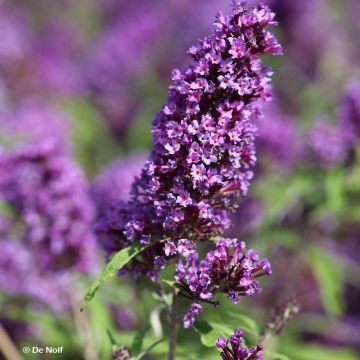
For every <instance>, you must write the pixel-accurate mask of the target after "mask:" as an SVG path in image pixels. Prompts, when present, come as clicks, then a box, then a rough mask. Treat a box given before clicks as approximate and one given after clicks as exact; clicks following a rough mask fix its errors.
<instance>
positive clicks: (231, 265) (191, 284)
mask: <svg viewBox="0 0 360 360" xmlns="http://www.w3.org/2000/svg"><path fill="white" fill-rule="evenodd" d="M178 244H179V245H178V247H177V250H176V251H177V252H178V253H179V254H181V255H182V257H183V258H184V260H185V261H182V260H179V262H178V263H177V264H176V272H175V280H176V281H177V282H178V283H179V287H180V289H181V293H180V294H181V295H183V296H184V297H187V298H189V299H192V300H193V301H195V302H208V303H212V304H213V305H215V306H216V307H217V306H219V303H218V302H217V301H211V299H212V298H213V297H214V295H215V294H216V293H227V294H228V298H229V299H230V300H231V301H232V302H233V303H235V304H237V303H239V302H240V297H242V296H253V295H256V294H258V293H260V292H261V288H260V283H259V282H258V281H257V279H258V278H259V277H261V276H264V275H271V266H270V263H269V262H268V261H267V260H266V259H260V258H259V256H258V254H257V253H256V252H255V251H254V250H251V249H249V250H247V251H245V243H244V242H238V241H237V240H236V239H220V240H218V241H217V242H216V245H215V250H213V251H210V252H208V253H207V255H206V258H205V259H204V260H200V259H199V254H198V253H197V252H196V250H195V246H194V245H193V243H192V242H190V241H189V240H185V239H182V240H180V241H179V242H178ZM166 250H167V248H165V251H166ZM201 311H202V308H201V306H200V305H198V304H196V303H193V304H192V305H191V308H190V311H189V312H188V313H187V314H186V315H185V317H184V327H186V328H188V327H190V326H191V325H192V324H193V323H194V320H195V315H198V314H200V313H201Z"/></svg>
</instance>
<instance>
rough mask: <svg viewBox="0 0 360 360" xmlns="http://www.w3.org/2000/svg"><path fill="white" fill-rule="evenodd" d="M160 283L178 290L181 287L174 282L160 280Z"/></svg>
mask: <svg viewBox="0 0 360 360" xmlns="http://www.w3.org/2000/svg"><path fill="white" fill-rule="evenodd" d="M161 281H162V282H163V283H164V284H166V285H168V286H170V287H171V288H178V289H179V288H180V287H181V286H180V284H179V283H177V282H176V281H174V280H165V279H161Z"/></svg>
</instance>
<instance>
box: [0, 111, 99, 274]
mask: <svg viewBox="0 0 360 360" xmlns="http://www.w3.org/2000/svg"><path fill="white" fill-rule="evenodd" d="M26 109H27V110H28V111H26ZM64 121H66V120H64V119H63V118H62V117H61V116H60V115H58V114H56V113H53V112H51V110H50V109H41V108H40V107H39V108H33V107H27V108H24V109H22V110H19V111H16V112H14V113H13V114H11V115H9V116H8V117H6V119H4V120H3V121H2V123H1V124H0V125H2V130H5V131H7V132H5V134H7V136H8V138H10V139H15V140H17V138H18V139H19V142H20V143H18V144H16V143H15V147H14V148H10V149H4V150H3V151H2V152H1V154H0V164H1V175H0V198H1V199H2V201H4V202H5V203H6V204H7V206H8V207H10V208H11V209H12V211H13V216H12V219H11V221H12V226H11V227H10V228H11V229H16V234H14V237H15V238H19V240H20V241H21V242H22V243H24V244H25V245H26V246H27V247H29V248H31V251H32V252H33V253H34V254H36V259H37V264H38V266H39V268H42V269H47V270H49V269H52V270H56V269H63V268H71V267H73V268H75V269H77V270H79V271H85V270H86V271H87V270H89V269H91V268H93V266H94V262H95V258H94V256H95V251H94V250H95V239H94V236H93V234H92V230H91V227H92V222H93V219H94V209H93V206H92V202H91V200H90V197H89V194H88V188H87V181H86V179H85V176H84V174H83V173H82V171H81V170H80V168H79V167H78V166H77V164H75V163H74V161H73V160H72V159H71V158H70V156H69V154H68V146H67V144H66V140H65V139H64V138H65V134H64V133H61V132H58V130H59V129H60V128H61V126H60V125H59V126H58V124H61V123H63V122H64ZM22 125H23V129H22V131H21V126H22ZM11 237H13V236H11Z"/></svg>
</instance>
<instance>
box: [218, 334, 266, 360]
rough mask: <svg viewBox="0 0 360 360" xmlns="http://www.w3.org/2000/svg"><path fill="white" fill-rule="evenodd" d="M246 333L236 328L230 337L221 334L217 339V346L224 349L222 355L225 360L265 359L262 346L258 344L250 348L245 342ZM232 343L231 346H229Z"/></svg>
mask: <svg viewBox="0 0 360 360" xmlns="http://www.w3.org/2000/svg"><path fill="white" fill-rule="evenodd" d="M243 336H244V333H243V332H242V331H241V330H240V329H236V330H235V332H234V335H232V336H230V338H229V339H225V338H224V337H222V336H220V337H219V338H218V339H217V341H216V347H218V348H219V349H222V351H221V353H220V355H221V358H222V359H223V360H263V359H264V357H263V355H262V353H261V350H262V346H261V345H256V346H253V347H251V348H250V349H248V348H246V347H245V345H244V344H243V339H242V338H243ZM229 345H230V347H229Z"/></svg>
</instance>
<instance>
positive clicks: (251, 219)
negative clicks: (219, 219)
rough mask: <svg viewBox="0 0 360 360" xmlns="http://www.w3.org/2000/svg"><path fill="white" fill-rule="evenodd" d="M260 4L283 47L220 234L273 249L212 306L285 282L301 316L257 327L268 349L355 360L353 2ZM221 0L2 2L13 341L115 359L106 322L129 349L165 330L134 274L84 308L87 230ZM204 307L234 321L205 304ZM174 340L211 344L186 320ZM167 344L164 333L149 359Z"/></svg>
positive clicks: (0, 196) (145, 141) (356, 10)
mask: <svg viewBox="0 0 360 360" xmlns="http://www.w3.org/2000/svg"><path fill="white" fill-rule="evenodd" d="M264 2H265V3H268V4H269V5H270V6H271V7H272V9H273V10H274V11H275V12H276V13H277V20H278V21H279V29H278V30H277V31H278V36H279V38H280V41H281V43H282V45H283V48H284V56H283V57H282V58H277V59H271V60H269V62H270V63H271V66H272V68H273V70H274V73H275V76H274V97H275V99H274V102H273V103H272V105H266V107H264V108H263V113H264V116H263V117H262V118H261V120H259V122H258V123H257V127H258V137H257V140H256V141H257V159H258V161H257V165H256V169H255V178H254V182H253V184H252V186H251V187H250V191H249V194H248V197H247V198H244V199H243V201H242V203H241V204H240V206H239V208H238V210H237V212H236V213H235V214H233V224H234V226H232V227H231V228H230V229H229V230H227V232H228V234H229V235H230V236H238V237H240V238H241V239H242V240H246V242H247V244H248V246H251V247H253V248H256V249H257V250H258V251H259V253H261V254H262V255H264V256H266V257H267V258H269V260H270V261H271V263H272V266H273V276H272V277H271V278H270V279H268V280H267V281H266V284H265V285H264V289H263V292H262V294H261V295H259V296H258V297H257V298H256V299H254V300H252V301H248V300H247V299H245V300H242V302H241V304H240V305H239V307H237V308H235V307H234V306H233V305H226V304H225V302H224V303H223V304H222V307H225V308H227V310H230V311H233V312H238V313H243V312H244V311H245V310H244V309H246V314H248V315H250V316H251V317H252V318H254V319H255V320H256V321H257V322H258V323H259V324H263V328H265V322H266V319H268V316H269V314H270V313H271V311H272V309H274V308H275V307H276V305H279V304H282V303H283V302H284V299H287V298H289V296H295V297H296V299H297V301H298V302H299V304H300V306H301V311H300V314H299V315H298V316H297V318H296V319H294V320H292V321H291V322H290V323H289V324H287V325H286V327H285V331H284V332H283V333H282V335H281V336H277V335H276V336H273V337H271V338H270V339H268V340H267V343H266V348H267V349H268V353H269V354H270V352H274V353H277V352H278V353H281V354H284V356H287V357H288V358H289V359H292V360H322V359H324V360H325V359H326V360H328V359H341V360H353V359H354V360H355V359H358V357H359V356H360V342H359V339H358V336H356V334H358V333H359V329H360V305H359V304H360V301H359V299H360V282H359V274H360V245H359V244H360V242H359V241H360V207H359V200H360V185H359V184H360V145H359V137H360V50H359V49H360V46H359V45H360V41H359V35H360V25H359V15H360V3H359V1H358V0H345V1H338V0H304V1H301V2H300V1H288V0H266V1H264ZM229 3H230V1H227V0H207V1H205V0H192V1H189V0H119V1H115V0H103V1H94V0H80V1H70V0H57V1H48V0H40V1H34V0H28V1H25V0H11V1H10V0H2V1H0V38H1V41H0V245H1V248H2V253H1V254H2V255H1V257H0V305H1V306H0V324H1V327H2V328H3V329H4V330H5V333H6V334H7V336H8V337H9V338H10V339H11V341H12V342H13V343H14V344H15V347H16V348H18V349H21V347H22V346H24V345H28V344H31V345H34V344H35V345H36V344H39V345H40V344H46V345H48V346H64V348H65V353H64V354H63V357H62V358H63V359H74V358H77V359H86V360H92V359H93V360H96V359H97V360H98V359H109V358H110V354H111V341H110V340H109V338H108V335H107V333H110V334H111V336H110V337H113V338H115V339H116V341H117V342H118V343H120V344H124V345H126V346H128V347H131V346H132V344H133V338H134V336H136V334H139V333H141V332H142V331H144V329H147V330H146V332H147V338H146V339H145V340H144V343H143V348H146V347H147V346H149V345H150V344H151V343H152V342H153V341H154V340H156V339H159V338H161V337H162V335H163V333H164V332H165V333H166V329H162V327H161V321H160V320H161V316H162V315H161V306H163V302H164V299H159V297H158V296H157V295H155V293H154V291H153V290H154V287H153V285H152V284H150V283H148V282H146V281H144V280H139V281H140V282H141V281H142V285H143V286H142V287H141V288H140V286H139V284H138V283H135V282H132V281H131V280H130V279H128V278H123V277H122V278H121V279H115V280H114V281H112V282H109V283H108V284H106V285H104V289H103V292H102V293H100V294H98V295H97V297H96V299H95V300H94V302H93V303H92V304H91V305H90V306H89V308H88V309H87V310H85V311H84V312H83V313H80V312H79V311H78V309H79V308H80V305H81V301H82V297H83V294H84V293H85V290H86V288H87V287H88V286H89V284H90V283H91V280H92V279H93V277H94V275H95V274H96V273H98V271H99V269H100V268H101V267H102V266H103V264H104V254H103V251H102V250H101V249H100V247H99V246H98V244H97V239H96V237H95V235H94V231H93V228H94V223H95V221H96V219H97V218H98V215H99V214H100V213H101V212H102V211H103V209H105V208H106V207H108V206H111V205H116V203H117V202H118V201H120V200H128V199H129V195H130V187H131V183H132V181H133V179H134V178H135V177H136V176H138V175H139V174H140V170H141V168H142V166H143V164H144V162H145V161H146V157H147V154H148V152H149V149H150V145H151V132H150V121H151V120H152V119H153V118H154V116H155V114H156V113H157V112H158V111H159V110H160V109H161V107H162V104H163V103H164V101H165V96H166V88H167V86H168V84H169V79H170V74H171V70H172V69H173V68H174V67H179V68H182V67H184V66H185V65H186V63H187V56H186V51H187V50H188V48H189V47H190V46H191V45H192V44H193V43H194V41H196V40H197V39H198V38H199V37H201V36H203V35H204V34H206V32H207V31H208V29H209V28H211V26H212V23H213V20H214V15H215V13H216V11H218V10H227V9H228V7H229ZM249 3H250V4H255V3H258V1H257V0H250V1H249ZM144 284H145V289H144ZM141 289H142V290H141ZM154 307H155V310H152V309H153V308H154ZM239 309H240V310H239ZM223 314H225V310H224V313H223ZM201 317H203V318H207V319H212V320H214V321H219V320H220V319H221V320H222V321H224V323H226V321H228V322H229V323H231V321H232V323H234V321H235V320H234V319H227V318H226V317H225V315H224V317H221V316H220V317H217V315H216V313H215V312H211V310H210V311H209V310H207V311H206V312H204V313H203V314H201V315H199V318H201ZM239 321H240V320H239ZM235 325H236V326H240V325H243V324H235V323H234V326H235ZM247 340H248V341H250V343H251V341H252V340H251V336H250V337H249V339H247ZM179 344H180V345H179V353H178V356H177V358H179V359H192V358H194V359H198V358H206V359H213V358H214V359H217V358H219V353H218V352H217V351H216V350H214V349H210V348H209V349H207V348H204V347H202V346H201V345H200V341H199V337H198V335H197V334H196V333H195V332H191V330H189V332H184V331H181V332H180V335H179ZM2 346H3V342H2V339H0V349H1V350H2V351H3V355H0V358H1V356H3V358H5V359H6V353H5V352H4V349H3V347H2ZM166 351H167V346H166V344H165V343H160V344H159V345H158V346H157V347H156V348H154V349H153V351H152V352H151V356H149V357H148V358H149V359H163V358H166ZM267 356H268V358H269V359H270V358H274V357H271V356H270V355H267ZM25 358H26V359H33V357H31V355H29V357H25Z"/></svg>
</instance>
